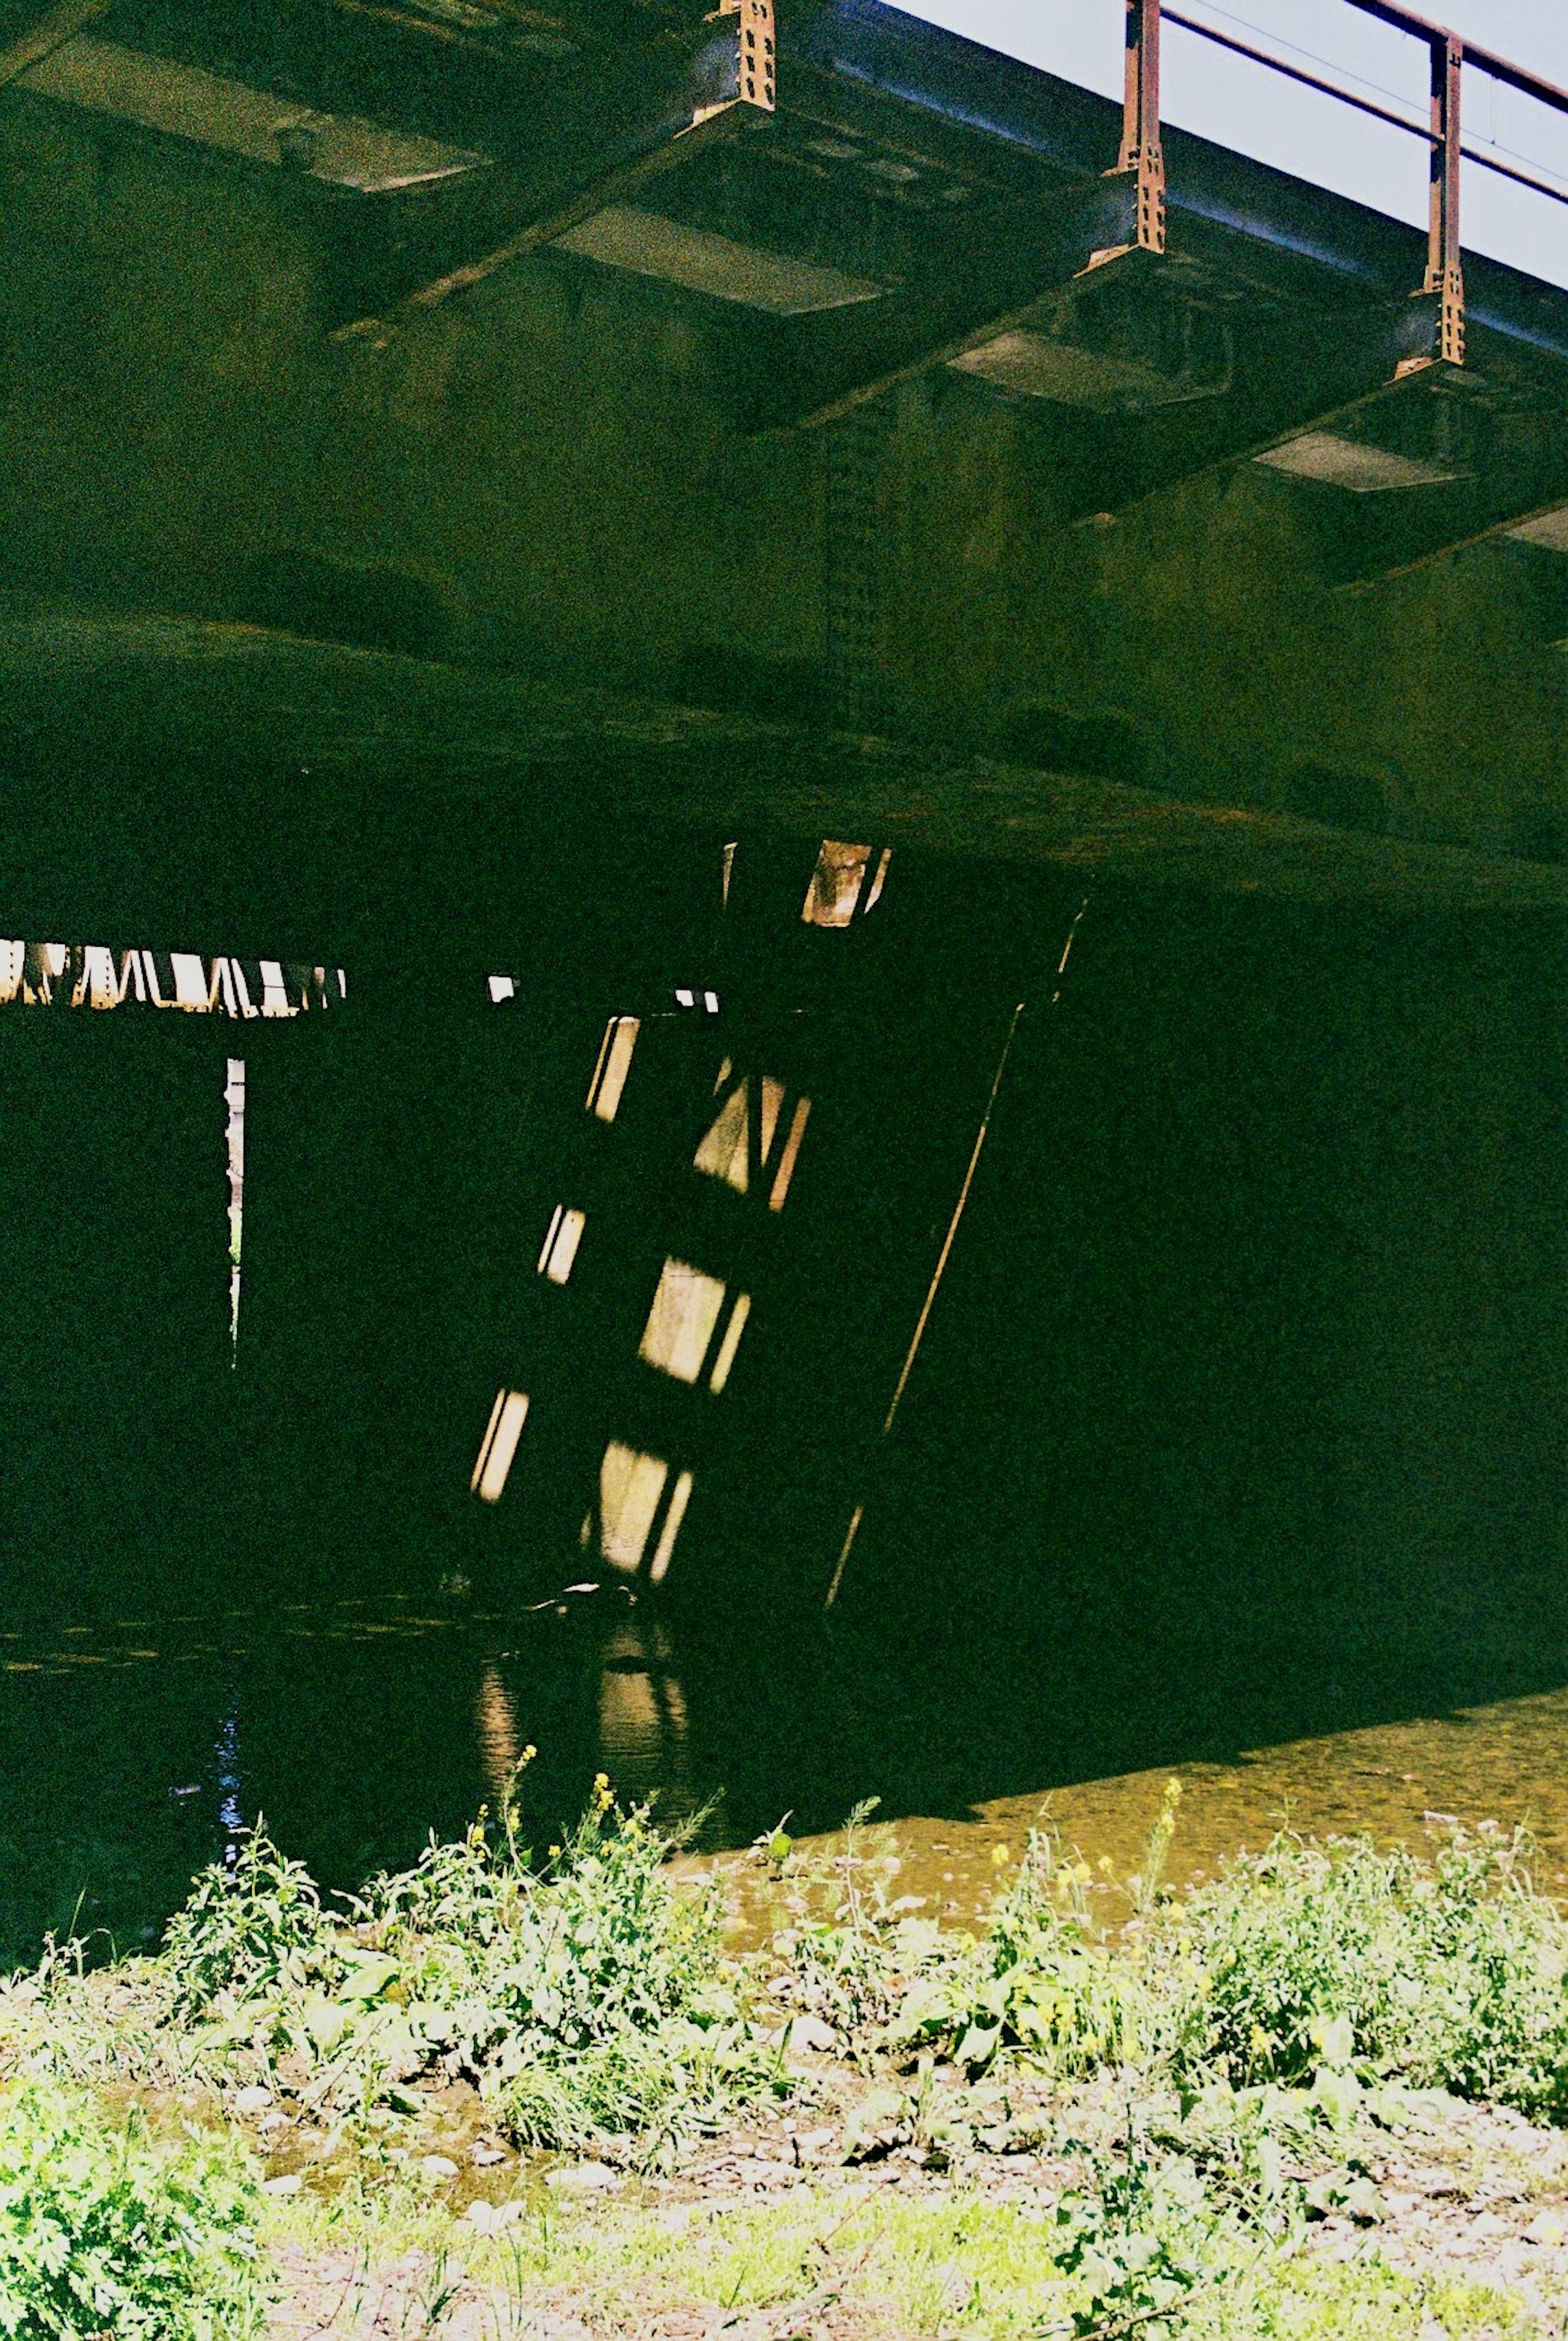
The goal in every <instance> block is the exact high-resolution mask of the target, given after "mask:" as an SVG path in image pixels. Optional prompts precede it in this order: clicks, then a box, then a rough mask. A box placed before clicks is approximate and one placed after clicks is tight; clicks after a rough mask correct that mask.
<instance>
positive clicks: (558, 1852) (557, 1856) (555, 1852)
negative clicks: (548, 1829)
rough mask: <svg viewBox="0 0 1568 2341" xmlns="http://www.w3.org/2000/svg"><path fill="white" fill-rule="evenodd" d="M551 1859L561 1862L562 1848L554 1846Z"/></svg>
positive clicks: (551, 1849)
mask: <svg viewBox="0 0 1568 2341" xmlns="http://www.w3.org/2000/svg"><path fill="white" fill-rule="evenodd" d="M550 1858H551V1861H559V1860H560V1859H561V1848H560V1847H559V1846H558V1845H552V1846H551V1848H550Z"/></svg>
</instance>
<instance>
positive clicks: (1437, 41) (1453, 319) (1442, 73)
mask: <svg viewBox="0 0 1568 2341" xmlns="http://www.w3.org/2000/svg"><path fill="white" fill-rule="evenodd" d="M1463 65H1464V42H1463V41H1462V40H1461V39H1460V38H1459V35H1457V33H1445V34H1443V35H1440V36H1438V37H1437V38H1434V41H1433V44H1432V192H1431V199H1430V205H1429V216H1428V226H1427V233H1426V276H1425V280H1424V284H1423V287H1422V290H1423V291H1424V292H1426V293H1435V294H1437V296H1438V303H1439V307H1438V317H1437V345H1436V348H1435V350H1434V356H1436V357H1437V358H1439V359H1440V360H1441V361H1442V363H1443V364H1444V365H1463V364H1464V270H1463V268H1462V267H1461V265H1460V258H1459V85H1460V79H1461V69H1462V67H1463Z"/></svg>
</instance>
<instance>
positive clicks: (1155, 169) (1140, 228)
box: [1117, 0, 1166, 252]
mask: <svg viewBox="0 0 1568 2341" xmlns="http://www.w3.org/2000/svg"><path fill="white" fill-rule="evenodd" d="M1117 168H1118V169H1120V170H1123V171H1136V173H1137V230H1136V244H1137V246H1138V249H1139V250H1140V251H1142V252H1163V251H1164V250H1165V248H1166V169H1165V156H1164V154H1162V153H1161V151H1160V0H1126V82H1125V95H1124V96H1123V100H1122V151H1121V156H1120V159H1119V162H1118V164H1117Z"/></svg>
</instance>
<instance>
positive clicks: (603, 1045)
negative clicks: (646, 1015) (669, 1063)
mask: <svg viewBox="0 0 1568 2341" xmlns="http://www.w3.org/2000/svg"><path fill="white" fill-rule="evenodd" d="M641 1029H642V1025H641V1020H640V1018H639V1017H636V1016H612V1017H611V1018H610V1021H609V1023H608V1024H607V1025H606V1026H605V1028H604V1038H603V1040H602V1041H600V1044H599V1062H598V1063H597V1064H596V1065H595V1066H594V1068H593V1079H592V1081H591V1082H590V1084H589V1091H588V1111H590V1113H591V1114H596V1115H597V1116H598V1118H599V1120H600V1121H614V1120H615V1117H616V1115H617V1113H618V1112H619V1111H620V1093H621V1091H623V1090H624V1089H625V1087H626V1076H627V1074H628V1073H629V1072H630V1071H631V1052H632V1051H633V1050H634V1049H635V1048H636V1046H637V1035H638V1033H639V1032H640V1031H641Z"/></svg>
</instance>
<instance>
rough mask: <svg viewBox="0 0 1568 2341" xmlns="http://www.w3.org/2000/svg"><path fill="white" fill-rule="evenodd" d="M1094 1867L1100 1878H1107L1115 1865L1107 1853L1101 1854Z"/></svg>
mask: <svg viewBox="0 0 1568 2341" xmlns="http://www.w3.org/2000/svg"><path fill="white" fill-rule="evenodd" d="M1095 1867H1096V1868H1097V1869H1098V1871H1099V1873H1100V1876H1101V1877H1102V1878H1108V1877H1109V1876H1110V1874H1111V1872H1112V1871H1113V1870H1114V1869H1115V1868H1116V1863H1115V1862H1114V1861H1113V1860H1112V1859H1111V1858H1110V1855H1109V1854H1108V1853H1102V1854H1101V1856H1100V1858H1099V1860H1098V1861H1097V1863H1096V1865H1095Z"/></svg>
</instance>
